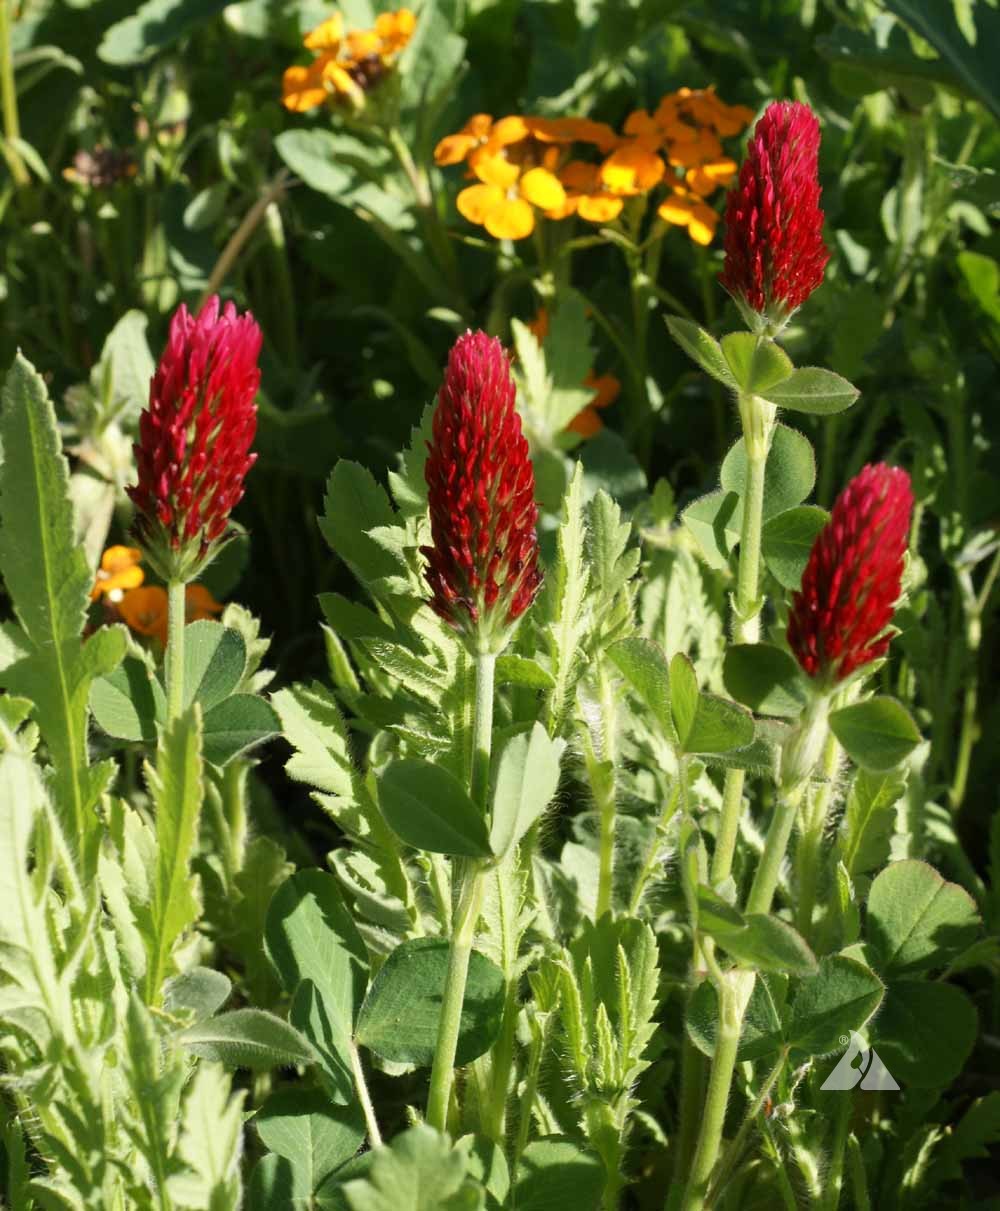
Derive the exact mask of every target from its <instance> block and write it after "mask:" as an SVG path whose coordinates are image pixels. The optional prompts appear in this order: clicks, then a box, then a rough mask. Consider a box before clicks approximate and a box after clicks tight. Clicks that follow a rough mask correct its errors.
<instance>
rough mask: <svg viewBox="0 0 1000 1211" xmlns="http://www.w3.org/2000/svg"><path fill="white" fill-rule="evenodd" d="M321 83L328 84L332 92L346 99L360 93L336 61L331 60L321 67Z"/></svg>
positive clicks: (352, 80)
mask: <svg viewBox="0 0 1000 1211" xmlns="http://www.w3.org/2000/svg"><path fill="white" fill-rule="evenodd" d="M323 81H324V83H326V84H329V85H330V87H331V88H332V89H333V90H334V92H338V93H342V94H343V95H345V96H348V97H350V96H355V95H356V94H358V93H360V92H361V89H360V88H359V87H358V85H357V83H356V82H355V80H354V79H353V78H352V77H351V74H350V72H349V71H348V70H347V68H346V67H345V66H344V65H343V64H342V63H338V62H337V60H336V59H332V58H331V59H329V60H328V61H327V62H326V63H325V64H324V65H323Z"/></svg>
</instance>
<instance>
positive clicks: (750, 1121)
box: [708, 1049, 788, 1206]
mask: <svg viewBox="0 0 1000 1211" xmlns="http://www.w3.org/2000/svg"><path fill="white" fill-rule="evenodd" d="M787 1063H788V1051H787V1049H786V1050H784V1051H782V1053H781V1054H780V1055H779V1056H778V1060H777V1063H776V1064H775V1065H774V1067H773V1068H772V1069H771V1071H770V1072H769V1073H768V1074H767V1077H766V1079H765V1081H764V1084H763V1085H762V1086H761V1087H760V1092H759V1093H758V1094H757V1096H756V1097H755V1098H754V1101H753V1105H752V1106H751V1107H750V1109H749V1110H748V1111H747V1112H746V1115H745V1116H744V1118H743V1122H742V1123H741V1125H740V1129H739V1131H737V1133H736V1135H735V1136H734V1138H733V1141H732V1143H731V1144H729V1145H728V1146H727V1148H726V1151H725V1154H724V1156H723V1158H722V1163H721V1164H720V1165H719V1170H718V1172H717V1173H716V1175H715V1181H714V1182H713V1183H712V1189H711V1191H710V1197H709V1200H708V1201H709V1206H714V1204H715V1202H716V1200H717V1199H718V1197H719V1195H720V1194H722V1192H723V1190H724V1188H725V1185H726V1183H727V1182H728V1181H729V1175H730V1174H731V1173H732V1171H733V1170H734V1169H735V1168H736V1166H737V1165H738V1164H739V1162H740V1160H741V1158H742V1153H743V1149H744V1148H745V1146H746V1142H747V1137H748V1136H749V1135H750V1132H751V1130H752V1129H753V1126H754V1123H755V1122H756V1121H757V1115H758V1114H760V1112H761V1110H762V1109H763V1108H764V1103H765V1102H766V1101H767V1099H768V1097H769V1096H770V1093H771V1090H772V1089H773V1088H774V1085H775V1082H776V1081H777V1079H778V1077H779V1076H781V1074H782V1072H784V1070H785V1065H786V1064H787Z"/></svg>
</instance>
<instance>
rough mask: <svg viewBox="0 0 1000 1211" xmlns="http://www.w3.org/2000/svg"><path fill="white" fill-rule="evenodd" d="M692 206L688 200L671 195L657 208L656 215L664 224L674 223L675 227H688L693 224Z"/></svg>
mask: <svg viewBox="0 0 1000 1211" xmlns="http://www.w3.org/2000/svg"><path fill="white" fill-rule="evenodd" d="M692 205H693V204H692V203H691V202H690V201H688V199H687V198H681V197H678V196H677V194H670V195H669V196H667V197H665V198H664V199H663V201H662V202H661V203H660V205H659V206H658V207H657V208H656V213H657V214H658V215H659V217H660V218H661V219H662V220H663V221H664V223H672V224H673V225H674V226H675V227H687V225H688V224H689V223H690V222H691V210H692Z"/></svg>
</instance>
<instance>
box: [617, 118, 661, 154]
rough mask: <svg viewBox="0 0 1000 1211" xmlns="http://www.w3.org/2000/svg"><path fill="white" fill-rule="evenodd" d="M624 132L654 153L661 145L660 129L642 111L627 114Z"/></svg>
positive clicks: (654, 121) (657, 124)
mask: <svg viewBox="0 0 1000 1211" xmlns="http://www.w3.org/2000/svg"><path fill="white" fill-rule="evenodd" d="M624 130H625V133H626V134H627V135H629V136H630V137H631V138H633V139H636V140H637V141H638V142H640V143H641V144H642V145H643V146H644V147H647V148H649V150H650V151H655V150H656V149H657V148H658V147H659V146H660V145H661V144H662V143H663V130H662V128H661V127H660V125H659V123H658V122H657V121H656V120H655V119H654V118H652V117H650V115H649V113H648V112H647V111H646V110H644V109H636V110H633V111H632V113H630V114H629V116H628V117H627V118H626V119H625V126H624Z"/></svg>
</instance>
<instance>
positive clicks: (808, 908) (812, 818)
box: [795, 732, 840, 941]
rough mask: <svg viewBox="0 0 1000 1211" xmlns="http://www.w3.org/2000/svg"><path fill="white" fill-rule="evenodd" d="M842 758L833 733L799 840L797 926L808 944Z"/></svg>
mask: <svg viewBox="0 0 1000 1211" xmlns="http://www.w3.org/2000/svg"><path fill="white" fill-rule="evenodd" d="M839 757H840V746H839V745H838V744H837V738H836V737H835V736H834V734H833V733H832V732H831V733H830V734H829V735H828V736H827V738H826V744H825V745H824V746H823V766H822V768H823V776H824V778H825V781H824V783H823V785H822V786H821V787H819V789H818V790H817V791H816V793H815V795H814V797H813V801H812V803H811V804H809V805H808V810H807V811H806V812H805V821H804V827H803V829H802V836H801V837H800V838H799V845H798V849H797V850H796V853H795V865H796V868H797V875H798V907H797V908H796V913H795V926H796V928H797V929H798V931H799V933H800V934H802V936H803V937H804V938H805V939H806V941H808V940H809V936H810V934H811V933H812V919H813V912H814V910H815V908H816V893H817V891H818V890H819V873H820V865H821V859H822V856H823V836H824V834H825V832H826V820H827V816H828V814H829V811H830V801H831V799H832V798H833V778H834V775H835V774H836V772H837V761H838V759H839ZM807 802H808V801H807Z"/></svg>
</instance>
